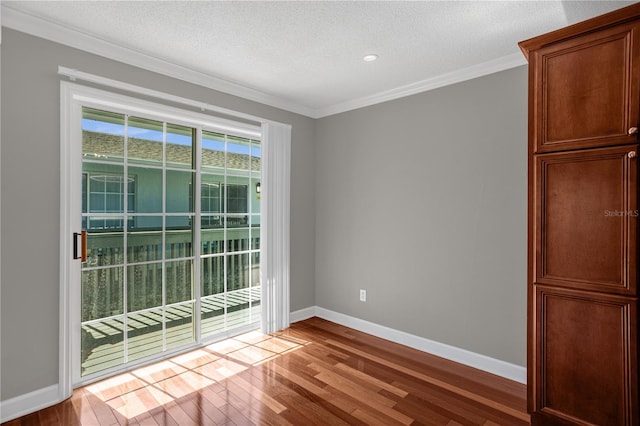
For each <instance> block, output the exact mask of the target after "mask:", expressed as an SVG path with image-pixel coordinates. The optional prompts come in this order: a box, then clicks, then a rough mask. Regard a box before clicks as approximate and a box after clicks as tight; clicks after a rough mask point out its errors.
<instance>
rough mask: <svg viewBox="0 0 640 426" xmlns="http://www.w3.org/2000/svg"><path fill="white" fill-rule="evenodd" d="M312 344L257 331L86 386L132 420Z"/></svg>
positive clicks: (285, 336) (278, 334) (286, 336)
mask: <svg viewBox="0 0 640 426" xmlns="http://www.w3.org/2000/svg"><path fill="white" fill-rule="evenodd" d="M309 343H310V342H307V341H304V340H302V339H298V338H294V337H291V336H288V335H286V334H285V333H274V334H263V333H260V332H259V331H251V332H248V333H245V334H242V335H239V336H236V337H234V338H231V339H226V340H222V341H220V342H216V343H213V344H211V345H208V346H206V347H204V348H200V349H196V350H193V351H191V352H187V353H184V354H180V355H177V356H175V357H172V358H170V359H167V360H164V361H161V362H158V363H155V364H151V365H148V366H145V367H141V368H138V369H136V370H133V371H130V372H127V373H123V374H119V375H117V376H114V377H111V378H109V379H106V380H103V381H100V382H97V383H94V384H92V385H89V386H87V387H86V389H87V390H88V391H89V392H91V393H92V394H93V395H95V396H96V397H98V398H100V399H101V400H102V401H104V402H105V403H107V404H108V405H109V406H110V407H111V408H113V409H114V410H116V411H117V412H118V413H120V414H121V415H123V416H124V417H126V418H127V419H132V418H134V417H137V416H140V415H142V414H144V413H146V412H149V411H151V410H153V409H154V408H157V407H161V406H163V405H165V404H168V403H170V402H172V401H174V400H176V399H179V398H182V397H184V396H186V395H189V394H192V393H194V392H199V391H202V390H203V389H205V388H207V387H208V386H211V385H213V384H215V383H216V382H223V381H224V380H225V379H227V378H229V377H232V376H235V375H236V374H239V373H241V372H243V371H245V370H247V369H248V368H249V367H251V366H254V365H260V364H262V363H265V362H269V361H272V360H274V359H277V358H278V357H280V356H282V355H285V354H287V353H290V352H292V351H295V350H297V349H300V348H302V347H303V346H306V345H308V344H309Z"/></svg>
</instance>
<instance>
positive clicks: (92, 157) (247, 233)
mask: <svg viewBox="0 0 640 426" xmlns="http://www.w3.org/2000/svg"><path fill="white" fill-rule="evenodd" d="M83 113H84V119H83V158H84V160H83V171H84V173H83V178H82V179H83V180H82V189H83V191H82V207H83V208H82V218H83V224H86V225H88V228H87V229H88V230H89V239H90V241H92V243H93V245H94V246H95V247H94V248H93V249H92V255H93V256H92V262H93V264H87V265H83V273H84V274H87V281H90V280H94V281H95V280H96V279H97V278H98V277H101V278H100V279H104V276H105V274H106V275H109V274H111V275H113V274H120V275H121V278H120V281H116V282H117V285H116V287H117V289H116V290H113V289H109V291H110V293H109V296H108V297H109V298H110V299H109V300H111V299H114V296H113V294H116V296H117V295H118V294H120V296H118V297H115V299H114V301H113V303H111V305H109V306H107V305H105V302H104V300H106V299H105V297H106V296H104V294H105V292H106V291H107V289H106V288H105V287H104V286H103V287H100V285H98V287H96V289H97V290H96V289H94V290H92V291H93V293H88V292H85V293H86V298H88V299H87V300H93V305H92V307H91V309H92V311H91V314H86V315H83V322H82V324H81V326H82V330H83V333H82V339H81V346H82V351H83V356H82V361H81V362H82V369H83V371H82V375H83V376H91V375H92V374H97V373H99V372H103V371H111V370H112V369H113V368H115V367H114V366H117V365H120V364H122V363H126V362H129V361H133V360H138V359H142V358H148V357H156V356H158V355H159V354H161V353H162V352H164V351H166V350H168V349H170V348H178V347H182V346H185V345H190V344H193V343H195V342H196V341H200V339H201V337H200V336H205V335H206V336H211V335H213V334H215V333H216V332H219V331H223V330H227V329H228V328H229V327H232V326H242V325H247V324H249V323H251V322H255V321H256V320H257V319H258V317H257V316H256V315H258V314H259V305H260V301H259V292H258V293H255V292H254V294H249V293H248V291H249V289H250V288H251V289H254V288H255V286H256V284H259V283H256V281H255V279H254V278H253V277H255V276H259V274H256V273H254V272H253V269H255V268H256V267H259V253H258V252H257V250H259V238H257V239H256V238H255V235H258V236H259V228H257V227H258V226H259V220H255V219H256V217H259V207H258V208H257V209H256V208H255V207H256V206H257V205H258V201H257V200H259V197H258V198H257V200H256V199H254V198H255V197H256V192H255V189H254V188H255V183H256V182H259V165H258V166H256V164H259V160H260V158H259V157H260V155H259V150H258V151H256V149H255V147H256V146H258V147H259V141H252V140H249V139H244V138H233V137H229V136H227V135H223V134H220V133H212V132H206V131H201V130H198V129H195V128H190V127H186V126H180V125H174V124H171V123H167V122H162V121H158V120H152V119H149V118H142V117H134V116H127V115H123V114H113V113H109V112H104V111H99V110H91V109H88V108H84V109H83ZM89 121H91V122H93V123H94V124H98V125H100V126H103V127H106V130H104V129H103V130H102V133H100V132H98V131H96V129H95V128H91V126H90V125H87V126H86V127H87V128H85V124H86V122H89ZM96 127H97V126H96ZM201 135H202V139H200V137H201ZM96 138H98V139H101V142H102V144H100V143H97V142H96V141H95V139H96ZM200 141H202V142H200ZM114 168H116V169H114ZM118 168H119V169H118ZM256 169H257V170H258V171H256ZM125 176H126V178H125ZM153 182H156V183H157V182H161V184H160V186H159V187H158V186H157V184H153ZM196 184H197V185H196ZM150 197H151V198H150ZM154 200H155V201H154ZM125 226H126V227H125ZM238 232H240V234H238ZM196 233H197V234H196ZM252 235H253V236H254V237H253V238H252ZM229 238H233V240H229ZM195 243H197V245H196V244H195ZM105 244H106V245H105ZM113 244H115V246H113ZM196 259H198V260H197V261H196ZM214 261H215V262H217V263H218V264H217V265H215V266H214V265H213V264H212V265H207V262H209V263H211V262H214ZM109 271H110V272H109ZM92 277H93V278H92ZM205 286H208V287H206V288H205ZM111 287H113V286H111ZM118 292H120V293H118ZM84 299H85V296H83V301H84ZM212 301H215V302H216V303H222V305H221V306H222V308H221V309H220V308H219V306H218V305H216V304H212V303H213V302H212ZM114 303H115V304H114ZM216 306H218V308H216ZM214 308H215V309H214ZM256 309H258V310H256ZM206 312H209V313H211V312H213V313H214V314H215V315H213V316H211V315H209V316H208V317H207V318H205V316H206V315H205V313H206ZM209 318H214V319H216V320H217V322H218V323H220V324H222V328H220V327H219V326H215V327H213V328H211V327H209V328H207V326H205V324H204V322H205V321H208V319H209ZM200 321H202V322H203V324H202V325H200ZM90 327H92V328H91V329H90ZM98 328H99V329H98ZM146 329H148V330H152V331H151V333H156V334H154V335H157V336H159V337H158V338H156V339H155V340H153V339H151V340H152V341H153V342H154V343H149V344H146V343H144V342H145V341H147V340H149V339H142V338H141V335H140V333H141V332H142V331H143V330H146ZM105 330H113V333H115V334H113V333H111V334H113V335H114V336H116V340H115V341H114V342H116V350H117V351H118V352H117V353H114V354H112V355H110V356H109V357H110V358H109V357H108V358H109V359H111V360H112V361H110V362H108V363H106V364H103V365H100V364H95V363H93V361H91V360H92V359H94V358H95V357H94V356H93V355H92V354H91V352H92V351H93V350H96V351H102V350H103V349H104V348H103V347H102V346H96V341H97V340H99V339H100V338H101V336H105V335H107V334H109V333H107V332H106V331H105ZM153 330H155V331H153ZM86 333H89V335H86ZM118 336H119V337H118ZM112 340H113V339H112ZM118 342H119V343H118ZM110 346H112V349H113V345H110ZM101 355H104V354H103V353H102V354H101Z"/></svg>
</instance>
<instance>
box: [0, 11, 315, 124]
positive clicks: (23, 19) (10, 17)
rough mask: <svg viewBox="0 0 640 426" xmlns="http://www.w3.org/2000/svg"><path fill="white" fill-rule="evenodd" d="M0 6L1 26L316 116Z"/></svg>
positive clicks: (278, 100) (265, 95)
mask: <svg viewBox="0 0 640 426" xmlns="http://www.w3.org/2000/svg"><path fill="white" fill-rule="evenodd" d="M0 7H1V9H0V13H1V14H2V26H3V27H7V28H10V29H12V30H16V31H20V32H23V33H26V34H30V35H33V36H36V37H40V38H43V39H46V40H50V41H53V42H56V43H60V44H63V45H66V46H70V47H73V48H76V49H80V50H83V51H86V52H89V53H92V54H95V55H99V56H103V57H105V58H108V59H112V60H116V61H119V62H123V63H126V64H129V65H133V66H135V67H139V68H142V69H145V70H148V71H152V72H155V73H158V74H162V75H165V76H168V77H172V78H175V79H178V80H182V81H186V82H188V83H193V84H197V85H199V86H203V87H207V88H209V89H213V90H217V91H220V92H224V93H227V94H230V95H234V96H238V97H241V98H244V99H248V100H251V101H255V102H259V103H262V104H265V105H269V106H272V107H276V108H280V109H283V110H286V111H290V112H293V113H296V114H301V115H305V116H308V117H313V116H314V115H315V111H314V110H313V109H312V108H308V107H306V106H303V105H298V104H296V103H293V102H289V101H286V100H283V99H281V98H278V97H276V96H273V95H270V94H268V93H264V92H261V91H259V90H256V89H252V88H249V87H246V86H243V85H240V84H237V83H233V82H230V81H227V80H223V79H221V78H218V77H214V76H211V75H208V74H206V73H203V72H200V71H196V70H193V69H190V68H187V67H184V66H181V65H178V64H175V63H172V62H169V61H167V60H164V59H161V58H157V57H155V56H151V55H148V54H146V53H143V52H140V51H136V50H133V49H129V48H126V47H123V46H120V45H118V44H115V43H112V42H109V41H106V40H103V39H101V38H98V37H95V36H92V35H89V34H86V33H84V32H81V31H78V30H76V29H72V28H68V27H65V26H63V25H61V24H59V23H56V22H53V21H49V20H47V19H43V18H41V17H38V16H35V15H32V14H28V13H25V12H23V11H20V10H17V9H14V8H11V7H9V6H7V5H6V4H2V5H1V6H0Z"/></svg>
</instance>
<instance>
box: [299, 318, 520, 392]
mask: <svg viewBox="0 0 640 426" xmlns="http://www.w3.org/2000/svg"><path fill="white" fill-rule="evenodd" d="M290 315H291V316H290V318H291V322H297V321H302V320H304V319H307V318H311V317H313V316H317V317H319V318H322V319H326V320H327V321H331V322H335V323H336V324H340V325H344V326H345V327H349V328H353V329H355V330H358V331H362V332H363V333H368V334H372V335H374V336H376V337H380V338H382V339H386V340H390V341H392V342H395V343H400V344H402V345H405V346H408V347H410V348H414V349H418V350H420V351H423V352H427V353H430V354H432V355H436V356H439V357H441V358H445V359H448V360H450V361H455V362H458V363H460V364H464V365H467V366H469V367H473V368H477V369H478V370H482V371H486V372H488V373H492V374H495V375H497V376H501V377H504V378H507V379H510V380H513V381H516V382H519V383H527V369H526V368H525V367H521V366H519V365H516V364H511V363H508V362H505V361H501V360H499V359H495V358H491V357H488V356H486V355H482V354H478V353H475V352H471V351H468V350H466V349H461V348H457V347H455V346H451V345H447V344H444V343H440V342H436V341H433V340H429V339H426V338H424V337H419V336H415V335H413V334H409V333H405V332H404V331H399V330H395V329H393V328H389V327H385V326H383V325H379V324H375V323H372V322H369V321H365V320H361V319H359V318H355V317H352V316H349V315H345V314H341V313H338V312H334V311H330V310H329V309H325V308H321V307H319V306H312V307H309V308H306V309H301V310H299V311H295V312H292V313H291V314H290Z"/></svg>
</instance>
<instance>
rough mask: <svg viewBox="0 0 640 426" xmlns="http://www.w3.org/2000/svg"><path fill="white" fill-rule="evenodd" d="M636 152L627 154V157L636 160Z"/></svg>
mask: <svg viewBox="0 0 640 426" xmlns="http://www.w3.org/2000/svg"><path fill="white" fill-rule="evenodd" d="M636 155H637V154H636V152H635V151H629V153H628V154H627V157H629V158H636Z"/></svg>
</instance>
